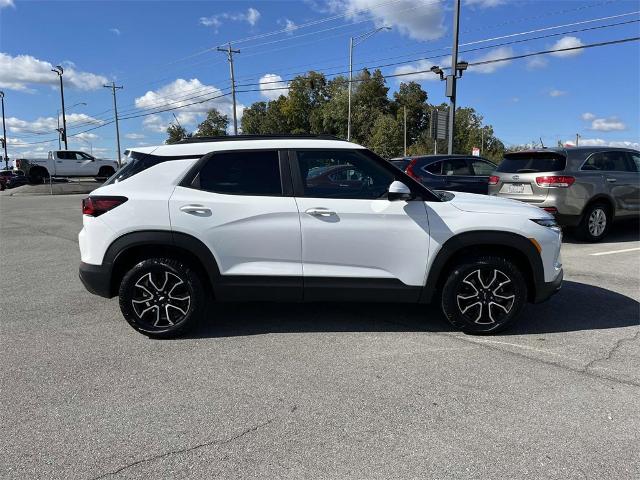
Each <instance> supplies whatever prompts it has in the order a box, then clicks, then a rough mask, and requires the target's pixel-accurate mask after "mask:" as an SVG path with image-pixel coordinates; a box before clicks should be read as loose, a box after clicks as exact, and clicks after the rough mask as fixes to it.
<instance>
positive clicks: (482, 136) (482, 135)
mask: <svg viewBox="0 0 640 480" xmlns="http://www.w3.org/2000/svg"><path fill="white" fill-rule="evenodd" d="M480 138H481V140H480V155H482V153H483V152H484V127H482V130H480Z"/></svg>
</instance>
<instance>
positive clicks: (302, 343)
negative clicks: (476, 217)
mask: <svg viewBox="0 0 640 480" xmlns="http://www.w3.org/2000/svg"><path fill="white" fill-rule="evenodd" d="M80 198H82V197H81V196H54V197H37V196H15V197H8V196H5V197H2V198H0V272H1V275H0V281H1V282H2V295H0V316H1V322H0V351H1V353H2V368H1V369H0V453H1V455H0V477H2V478H61V479H62V478H64V479H67V478H81V479H95V478H213V477H221V478H243V479H245V478H314V479H315V478H340V479H345V478H367V479H372V478H380V479H388V478H452V479H460V478H535V479H538V478H553V479H555V478H558V479H560V478H562V479H570V478H576V479H578V478H580V479H582V478H594V479H602V478H616V479H627V478H629V479H632V478H635V479H637V478H640V455H638V440H639V439H640V415H639V412H640V327H639V324H640V303H639V301H640V250H639V248H640V238H639V234H638V224H637V223H632V224H627V225H620V226H616V227H615V229H614V230H613V231H612V234H611V236H610V237H609V238H608V239H607V240H606V242H605V243H600V244H595V245H592V244H581V243H578V242H577V241H575V240H572V239H571V238H567V239H566V240H567V241H566V243H565V245H564V246H563V257H564V258H563V259H564V264H565V279H566V282H565V284H564V287H563V289H562V291H561V292H560V293H559V294H558V295H556V296H555V297H554V298H553V299H551V300H550V301H549V302H547V303H544V304H541V305H535V306H534V305H529V306H528V308H527V309H526V312H525V313H524V315H523V316H522V317H521V318H520V320H519V321H518V323H517V324H515V325H514V326H513V327H512V328H511V329H510V330H509V331H507V332H505V333H504V334H502V335H497V336H491V337H472V336H465V335H463V334H460V333H458V332H453V331H451V330H450V329H449V328H448V326H447V324H446V323H445V322H444V321H443V320H442V319H441V318H440V315H439V313H438V310H437V309H435V308H426V307H422V306H406V305H386V304H384V305H363V304H322V305H298V304H286V305H268V304H260V305H225V306H216V307H214V308H213V309H212V310H211V312H210V317H211V322H210V323H208V324H206V325H203V326H202V327H201V328H200V329H199V330H197V331H196V332H194V333H193V334H192V335H191V336H190V337H189V338H185V339H180V340H172V341H154V340H149V339H147V338H146V337H144V336H142V335H140V334H138V333H136V332H134V331H133V329H131V328H130V327H129V326H128V325H127V324H126V323H125V321H124V320H123V319H122V317H121V315H120V312H119V309H118V304H117V299H112V300H106V299H102V298H98V297H95V296H92V295H90V294H88V293H87V292H86V291H85V290H84V288H83V287H82V285H81V284H80V282H79V280H78V278H77V266H78V261H79V252H78V245H77V233H78V231H79V230H80V228H81V222H82V219H81V215H80Z"/></svg>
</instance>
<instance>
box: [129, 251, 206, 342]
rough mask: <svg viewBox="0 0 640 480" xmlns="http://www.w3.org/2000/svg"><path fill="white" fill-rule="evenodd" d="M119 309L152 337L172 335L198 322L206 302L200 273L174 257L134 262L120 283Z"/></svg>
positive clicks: (170, 336) (134, 325) (138, 327)
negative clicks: (135, 263)
mask: <svg viewBox="0 0 640 480" xmlns="http://www.w3.org/2000/svg"><path fill="white" fill-rule="evenodd" d="M119 295H120V310H121V311H122V314H123V315H124V318H125V319H126V320H127V322H128V323H129V325H131V326H132V327H133V328H135V329H136V330H137V331H139V332H140V333H143V334H145V335H147V336H149V337H152V338H172V337H176V336H178V335H180V334H182V333H184V332H185V331H186V330H187V329H189V328H191V327H192V326H193V325H194V324H195V323H197V321H198V319H199V318H200V316H201V314H202V312H203V310H204V304H205V295H204V289H203V286H202V281H201V280H200V277H199V276H198V274H197V273H196V272H195V271H194V270H192V269H191V268H190V267H189V266H188V265H186V264H184V263H182V262H179V261H177V260H173V259H167V258H151V259H148V260H144V261H142V262H140V263H138V264H137V265H135V266H134V267H133V268H132V269H131V270H129V272H127V274H126V275H125V276H124V278H123V279H122V283H121V284H120V291H119Z"/></svg>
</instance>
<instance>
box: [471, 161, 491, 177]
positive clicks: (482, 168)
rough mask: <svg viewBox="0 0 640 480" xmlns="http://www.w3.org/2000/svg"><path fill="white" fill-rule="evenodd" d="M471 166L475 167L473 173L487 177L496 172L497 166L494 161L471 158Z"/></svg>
mask: <svg viewBox="0 0 640 480" xmlns="http://www.w3.org/2000/svg"><path fill="white" fill-rule="evenodd" d="M471 168H473V173H474V174H475V175H480V176H484V177H486V176H489V175H491V174H492V173H493V172H494V170H495V169H496V166H495V165H494V164H493V163H489V162H484V161H482V160H471Z"/></svg>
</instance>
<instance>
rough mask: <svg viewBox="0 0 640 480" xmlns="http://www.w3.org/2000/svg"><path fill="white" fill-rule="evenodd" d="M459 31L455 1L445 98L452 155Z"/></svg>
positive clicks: (449, 149)
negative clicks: (448, 100) (449, 70)
mask: <svg viewBox="0 0 640 480" xmlns="http://www.w3.org/2000/svg"><path fill="white" fill-rule="evenodd" d="M459 29H460V0H455V5H454V7H453V48H452V50H451V73H450V74H449V75H447V97H449V99H450V103H449V141H448V146H447V153H448V154H449V155H451V154H453V128H454V126H455V118H456V80H457V75H456V74H457V66H458V39H459Z"/></svg>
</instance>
